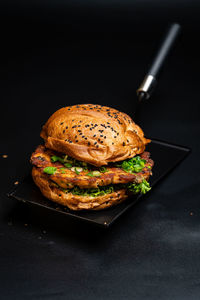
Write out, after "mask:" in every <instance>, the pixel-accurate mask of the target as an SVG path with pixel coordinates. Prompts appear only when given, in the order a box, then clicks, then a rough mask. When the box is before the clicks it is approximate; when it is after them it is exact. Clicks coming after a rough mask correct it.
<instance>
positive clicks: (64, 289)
mask: <svg viewBox="0 0 200 300" xmlns="http://www.w3.org/2000/svg"><path fill="white" fill-rule="evenodd" d="M159 3H160V4H159ZM161 3H162V4H161ZM0 14H1V29H2V33H1V56H0V95H1V118H0V128H1V147H0V169H1V173H0V181H1V184H0V192H1V195H0V295H1V296H0V298H1V299H106V298H107V299H181V300H183V299H199V298H200V197H199V190H198V188H199V185H200V176H199V168H200V163H199V151H200V134H199V133H200V117H199V115H200V104H199V103H200V100H199V69H200V68H199V66H200V64H199V53H200V48H199V46H198V44H197V40H198V38H199V33H200V27H199V24H198V16H199V5H198V3H197V2H196V1H190V2H189V1H182V3H181V5H180V3H179V2H178V1H175V2H174V1H168V2H165V4H164V3H163V2H157V1H152V2H145V1H141V2H140V3H139V2H135V1H133V2H132V4H130V3H129V2H128V1H125V2H120V1H118V2H116V3H113V2H111V1H109V2H100V1H97V2H96V4H94V3H92V2H89V1H88V2H86V1H85V2H82V4H81V2H78V1H76V2H74V3H73V2H68V3H65V4H64V2H59V1H58V2H55V3H54V2H53V1H52V2H51V3H49V4H47V3H46V2H45V1H41V2H40V3H39V2H36V3H35V2H32V1H30V2H28V3H26V2H24V1H21V2H19V1H17V2H13V1H8V2H5V3H4V1H3V2H2V4H1V12H0ZM174 20H175V21H179V22H180V23H181V24H182V25H183V29H182V35H181V36H180V39H179V41H178V42H177V44H176V47H175V49H174V50H173V52H172V54H171V56H170V58H169V60H168V62H167V65H166V67H165V69H164V72H163V74H162V77H161V79H160V81H159V84H158V87H157V89H156V91H155V94H154V95H153V97H152V99H151V100H150V101H149V102H147V103H145V104H144V105H143V107H142V110H141V114H140V116H139V124H140V125H141V127H142V128H143V130H144V132H145V134H146V135H147V136H148V137H152V138H157V139H161V140H166V141H169V142H172V143H175V144H180V145H183V146H188V147H190V148H192V153H191V154H190V155H189V156H188V157H187V158H186V159H185V160H184V161H183V162H182V163H181V164H180V165H179V166H178V167H177V168H176V169H175V170H174V171H173V172H172V173H171V174H170V175H168V176H167V177H166V178H165V179H164V180H162V182H160V184H159V185H157V186H156V187H155V189H154V190H153V191H152V192H151V194H150V195H149V196H147V197H146V198H145V200H143V201H141V202H140V203H138V204H137V205H136V206H134V207H133V208H131V209H130V210H129V211H128V212H126V213H125V214H124V215H123V216H121V218H120V219H119V220H118V221H117V222H116V223H114V224H113V225H112V226H111V227H110V228H108V229H102V228H98V227H95V226H91V225H89V224H85V223H79V222H76V221H75V220H71V219H69V218H66V217H65V216H62V215H61V216H60V215H59V214H57V213H54V212H51V211H47V210H45V209H42V208H37V207H34V206H28V205H25V204H23V203H18V202H17V201H14V200H11V199H8V198H7V197H6V196H5V194H6V193H7V192H8V191H10V190H11V189H12V188H13V186H14V185H15V182H16V181H19V182H20V181H21V180H22V179H23V177H24V176H26V175H27V174H29V172H30V165H29V157H30V154H31V152H32V151H33V150H34V148H35V147H36V146H37V145H38V144H39V143H41V139H40V137H39V133H40V130H41V126H42V125H43V124H44V122H45V121H46V120H47V118H48V117H49V116H50V115H51V114H52V113H53V112H54V111H55V110H57V109H59V108H60V107H63V106H66V105H73V104H75V103H98V104H102V105H108V106H113V107H115V108H117V109H119V110H122V111H124V112H126V113H128V114H130V115H131V116H132V117H133V118H134V116H135V113H134V107H135V102H136V96H135V90H136V88H137V87H138V85H139V84H140V82H141V80H142V79H143V76H144V74H145V71H146V69H147V66H148V63H150V62H151V58H152V55H153V54H154V51H155V49H156V47H157V45H158V42H159V40H160V38H161V37H162V33H163V32H164V31H165V28H166V26H167V24H168V23H169V22H171V21H174ZM3 155H8V157H7V158H3Z"/></svg>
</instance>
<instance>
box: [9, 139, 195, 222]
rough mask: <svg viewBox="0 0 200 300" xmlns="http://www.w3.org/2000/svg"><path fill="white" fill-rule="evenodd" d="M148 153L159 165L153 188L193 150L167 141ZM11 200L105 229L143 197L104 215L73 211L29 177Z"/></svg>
mask: <svg viewBox="0 0 200 300" xmlns="http://www.w3.org/2000/svg"><path fill="white" fill-rule="evenodd" d="M147 151H150V153H151V157H152V159H153V160H154V162H155V166H154V167H153V176H152V177H151V180H150V183H151V186H152V187H154V185H155V184H156V183H157V182H158V181H159V180H160V179H162V178H163V177H164V176H165V175H166V174H167V173H169V172H170V171H171V170H172V169H173V168H174V167H175V166H177V165H178V163H180V162H181V161H182V160H183V159H184V158H185V157H186V155H187V154H188V153H189V152H190V149H188V148H185V147H182V146H177V145H173V144H170V143H166V142H163V141H158V140H152V142H151V143H150V144H149V145H148V147H147ZM8 196H9V197H11V198H14V199H17V200H19V201H23V202H29V203H32V204H36V205H39V206H43V207H46V208H48V209H51V210H56V211H57V212H60V213H63V214H65V215H66V216H70V217H73V218H76V219H79V220H84V221H87V222H91V223H93V224H96V225H100V226H104V227H108V226H109V225H111V224H112V223H113V222H114V221H115V220H116V219H117V218H118V217H119V216H120V215H121V214H123V213H124V212H125V211H126V210H127V209H128V208H130V207H131V206H133V205H134V204H135V203H136V202H137V201H138V200H139V199H140V198H141V197H142V196H132V197H130V198H129V199H128V200H126V201H124V202H122V203H121V204H119V205H117V206H114V207H111V208H108V209H105V210H101V211H85V212H84V211H71V210H69V209H68V208H66V207H63V206H60V205H57V204H56V203H54V202H51V201H49V200H47V199H46V198H44V197H43V196H42V194H41V193H40V191H39V189H38V188H37V186H36V185H35V184H34V182H33V180H32V177H31V175H29V176H27V177H26V178H25V179H24V181H23V182H22V183H21V184H20V185H19V186H18V187H17V188H16V189H15V190H14V191H12V192H10V193H9V194H8Z"/></svg>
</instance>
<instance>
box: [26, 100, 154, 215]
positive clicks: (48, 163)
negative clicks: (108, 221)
mask: <svg viewBox="0 0 200 300" xmlns="http://www.w3.org/2000/svg"><path fill="white" fill-rule="evenodd" d="M40 136H41V137H42V138H43V140H44V145H39V146H38V147H37V149H36V150H35V152H34V153H33V154H32V156H31V163H32V165H33V169H32V177H33V180H34V182H35V184H36V185H37V186H38V187H39V189H40V191H41V193H42V194H43V195H44V196H45V197H46V198H48V199H49V200H51V201H54V202H56V203H59V204H61V205H64V206H67V207H68V208H69V209H71V210H100V209H105V208H108V207H110V206H113V205H116V204H119V203H120V202H122V201H124V200H125V199H127V198H128V196H129V195H132V194H145V193H146V192H148V191H149V190H150V189H151V188H150V185H149V182H148V179H149V177H150V175H152V167H153V160H152V159H150V153H149V152H147V151H145V147H146V145H147V144H148V143H150V140H149V139H147V138H145V137H144V133H143V131H142V129H141V128H140V127H139V126H138V125H136V124H135V123H134V121H133V120H132V119H131V118H130V117H129V116H128V115H127V114H125V113H123V112H120V111H118V110H116V109H114V108H110V107H107V106H102V105H93V104H80V105H74V106H67V107H64V108H61V109H59V110H57V111H56V112H55V113H54V114H53V115H52V116H51V117H50V118H49V119H48V121H47V122H46V124H45V125H44V126H43V128H42V131H41V134H40Z"/></svg>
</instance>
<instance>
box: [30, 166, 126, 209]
mask: <svg viewBox="0 0 200 300" xmlns="http://www.w3.org/2000/svg"><path fill="white" fill-rule="evenodd" d="M32 176H33V180H34V182H35V184H36V185H37V186H38V187H39V189H40V190H41V192H42V194H43V195H44V196H45V197H46V198H48V199H50V200H53V201H54V202H56V203H58V204H61V205H64V206H67V207H69V208H70V209H72V210H82V209H94V210H100V209H104V208H108V207H110V206H113V205H116V204H119V203H120V202H122V201H123V200H125V199H126V198H127V197H128V195H127V191H126V189H124V188H122V189H118V190H117V191H112V192H111V193H108V194H105V195H100V196H95V197H94V196H89V195H88V196H80V195H75V194H72V193H70V192H68V193H66V192H65V191H63V190H61V189H60V188H58V187H57V186H56V185H55V184H54V183H53V182H52V181H51V180H50V178H49V176H48V175H47V174H45V173H43V172H41V170H40V168H37V167H33V169H32Z"/></svg>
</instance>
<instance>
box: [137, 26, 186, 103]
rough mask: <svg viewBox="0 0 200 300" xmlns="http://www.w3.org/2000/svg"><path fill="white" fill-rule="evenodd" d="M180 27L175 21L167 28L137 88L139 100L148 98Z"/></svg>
mask: <svg viewBox="0 0 200 300" xmlns="http://www.w3.org/2000/svg"><path fill="white" fill-rule="evenodd" d="M180 29H181V26H180V25H179V24H177V23H174V24H172V25H171V26H170V28H169V29H168V31H167V34H166V35H165V37H164V39H163V41H162V43H161V46H160V48H159V50H158V52H157V54H156V56H155V58H154V60H153V63H152V65H151V67H150V69H149V71H148V73H147V75H146V76H145V78H144V80H143V82H142V84H141V85H140V87H139V89H138V90H137V95H138V97H139V100H140V101H141V100H143V99H148V98H149V97H150V95H151V93H152V92H153V89H154V87H155V85H156V82H157V78H158V75H159V73H160V71H161V68H162V66H163V64H164V62H165V60H166V58H167V56H168V54H169V52H170V50H171V48H172V46H173V44H174V42H175V40H176V38H177V36H178V34H179V32H180Z"/></svg>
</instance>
